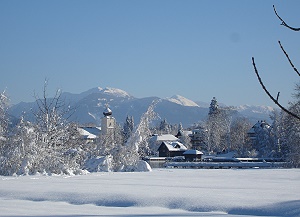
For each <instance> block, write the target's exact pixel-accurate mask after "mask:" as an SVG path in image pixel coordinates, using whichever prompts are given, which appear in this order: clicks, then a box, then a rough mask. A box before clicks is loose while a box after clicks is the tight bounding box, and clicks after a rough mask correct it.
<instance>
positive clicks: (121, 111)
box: [9, 87, 274, 127]
mask: <svg viewBox="0 0 300 217" xmlns="http://www.w3.org/2000/svg"><path fill="white" fill-rule="evenodd" d="M61 99H63V100H64V102H65V104H66V105H70V106H71V107H73V108H75V110H74V114H73V115H72V116H71V120H72V121H76V122H78V123H80V124H81V125H87V124H96V125H99V124H100V120H101V117H103V111H104V109H105V108H106V106H109V108H110V109H111V110H112V111H113V116H114V117H115V118H116V120H117V122H118V123H120V124H122V123H123V122H124V121H125V119H126V117H127V116H133V118H134V121H135V123H138V122H139V120H140V117H141V115H142V114H143V113H144V112H146V111H147V108H148V107H149V105H150V104H151V103H152V102H153V101H156V102H157V103H156V106H155V109H154V111H155V112H156V113H157V114H158V120H157V121H160V120H163V119H166V120H167V122H168V123H170V124H179V123H182V125H183V126H184V127H188V126H191V125H193V124H194V123H198V122H200V121H203V120H205V118H206V117H207V114H208V108H209V103H207V102H194V101H192V100H189V99H187V98H185V97H183V96H179V95H174V96H172V97H169V98H164V99H162V98H159V97H145V98H136V97H134V96H132V95H130V94H128V93H127V92H126V91H124V90H121V89H118V88H109V87H107V88H100V87H96V88H92V89H90V90H88V91H85V92H82V93H80V94H73V93H68V92H63V93H62V94H61ZM220 105H221V106H222V105H223V104H220ZM32 110H33V111H34V110H37V104H36V102H27V103H25V102H21V103H18V104H16V105H13V106H12V107H11V108H10V110H9V112H10V115H12V116H14V117H20V116H22V115H23V116H24V117H25V118H26V119H27V120H30V121H32V120H34V116H33V112H32ZM235 110H236V111H237V112H236V114H237V115H239V116H244V117H247V118H248V119H249V120H250V121H251V122H253V123H255V122H257V121H258V120H267V121H268V120H269V114H270V112H271V111H273V110H274V108H272V107H269V106H250V105H243V106H238V107H235Z"/></svg>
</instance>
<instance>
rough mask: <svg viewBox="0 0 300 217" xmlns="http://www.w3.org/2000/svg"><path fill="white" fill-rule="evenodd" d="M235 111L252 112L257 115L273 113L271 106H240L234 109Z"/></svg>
mask: <svg viewBox="0 0 300 217" xmlns="http://www.w3.org/2000/svg"><path fill="white" fill-rule="evenodd" d="M236 110H237V111H238V112H252V113H257V114H265V113H271V112H272V111H274V108H273V107H271V106H264V105H257V106H254V105H240V106H237V107H236Z"/></svg>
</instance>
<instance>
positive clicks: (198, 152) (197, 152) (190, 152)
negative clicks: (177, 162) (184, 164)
mask: <svg viewBox="0 0 300 217" xmlns="http://www.w3.org/2000/svg"><path fill="white" fill-rule="evenodd" d="M183 154H184V155H185V154H186V155H189V154H190V155H200V154H203V152H201V151H198V150H194V149H190V150H187V151H185V152H184V153H183Z"/></svg>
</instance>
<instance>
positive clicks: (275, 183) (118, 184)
mask: <svg viewBox="0 0 300 217" xmlns="http://www.w3.org/2000/svg"><path fill="white" fill-rule="evenodd" d="M0 182H1V183H0V216H22V217H23V216H80V217H81V216H147V217H148V216H214V217H216V216H218V217H233V216H234V217H238V216H244V217H245V216H246V217H250V216H287V217H296V216H300V170H299V169H245V170H242V169H236V170H234V169H224V170H217V169H216V170H209V169H194V170H193V169H154V170H153V171H152V172H136V173H110V172H103V173H91V174H87V175H81V176H22V177H4V176H0Z"/></svg>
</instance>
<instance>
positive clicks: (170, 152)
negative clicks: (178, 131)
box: [158, 141, 187, 157]
mask: <svg viewBox="0 0 300 217" xmlns="http://www.w3.org/2000/svg"><path fill="white" fill-rule="evenodd" d="M186 150H187V148H186V147H185V146H184V145H183V144H182V143H180V142H178V141H173V142H166V141H164V142H162V143H161V145H160V146H159V148H158V153H159V157H176V156H183V153H184V152H185V151H186Z"/></svg>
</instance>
